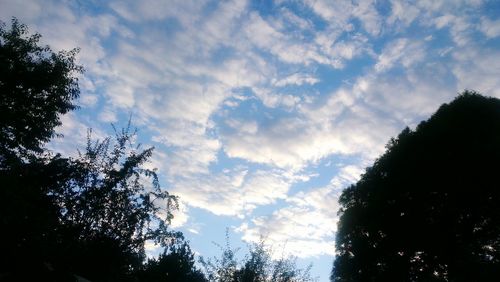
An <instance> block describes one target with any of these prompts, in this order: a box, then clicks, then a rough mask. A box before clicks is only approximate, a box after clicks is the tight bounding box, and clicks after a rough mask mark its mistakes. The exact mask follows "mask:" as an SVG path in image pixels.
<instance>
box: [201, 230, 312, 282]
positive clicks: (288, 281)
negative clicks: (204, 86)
mask: <svg viewBox="0 0 500 282" xmlns="http://www.w3.org/2000/svg"><path fill="white" fill-rule="evenodd" d="M219 247H220V249H221V250H222V255H221V257H220V258H214V259H213V260H210V259H209V260H204V259H203V258H202V259H201V263H202V265H203V267H204V269H205V273H206V277H207V278H208V280H209V281H211V282H212V281H213V282H310V281H311V282H312V281H315V279H314V278H312V277H311V275H310V273H309V270H310V268H311V266H309V267H308V268H306V269H300V268H298V267H297V264H296V258H295V257H285V256H281V258H279V259H273V258H272V254H273V252H272V250H271V249H269V248H266V247H265V241H264V240H262V241H261V242H260V243H258V244H253V245H250V246H249V253H248V254H247V255H246V256H245V258H244V259H243V260H242V261H240V260H238V259H237V258H236V252H237V251H238V249H236V250H234V249H232V248H231V247H230V245H229V238H228V235H227V234H226V245H225V246H224V247H222V246H219Z"/></svg>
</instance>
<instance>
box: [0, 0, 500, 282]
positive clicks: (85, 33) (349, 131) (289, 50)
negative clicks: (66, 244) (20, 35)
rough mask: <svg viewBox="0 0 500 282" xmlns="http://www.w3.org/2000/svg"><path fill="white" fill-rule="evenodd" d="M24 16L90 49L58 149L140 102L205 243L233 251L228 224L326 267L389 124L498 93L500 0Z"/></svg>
mask: <svg viewBox="0 0 500 282" xmlns="http://www.w3.org/2000/svg"><path fill="white" fill-rule="evenodd" d="M12 17H17V18H18V19H19V20H20V21H21V22H22V23H25V24H27V25H28V26H29V28H30V31H32V32H38V33H40V34H42V36H43V37H42V42H43V43H44V44H49V45H50V46H51V47H52V49H53V50H69V49H72V48H75V47H79V48H80V52H79V54H78V62H79V63H80V64H81V65H83V66H84V68H85V70H86V71H85V73H84V74H83V75H81V76H80V78H79V80H80V88H81V97H80V98H79V100H78V104H79V105H80V106H81V108H80V109H79V110H77V111H74V112H71V113H69V114H67V115H65V116H63V117H62V122H63V125H62V126H61V127H59V128H58V129H57V131H58V132H59V133H62V134H63V135H64V136H65V137H64V138H62V139H56V140H54V141H52V143H51V144H50V147H51V148H53V149H54V150H57V151H61V152H66V153H68V154H75V153H76V149H75V146H83V145H84V144H85V138H86V132H87V128H89V127H92V128H93V132H94V136H95V137H96V138H99V137H101V138H102V137H103V136H106V134H109V133H110V132H112V131H111V130H112V127H111V124H115V125H117V126H125V125H126V124H127V120H128V119H129V117H132V122H133V124H134V125H135V126H136V127H137V128H138V130H139V135H138V141H140V142H141V143H142V144H143V145H144V146H145V147H147V146H154V147H155V152H154V156H153V158H152V160H151V162H150V163H148V164H147V165H148V166H149V167H151V168H153V167H155V168H158V173H159V175H160V180H161V184H162V186H163V187H164V188H165V189H167V190H168V191H169V192H171V193H173V194H175V195H177V196H179V199H180V208H179V210H178V211H176V212H175V218H174V220H173V222H172V228H173V229H175V230H179V231H182V232H183V233H184V234H185V236H186V238H187V239H188V240H189V241H190V242H191V245H192V247H193V249H194V250H195V251H196V252H197V253H198V254H200V255H203V256H205V257H211V256H215V255H218V254H220V250H219V249H218V247H217V246H216V245H214V244H213V243H212V242H217V243H219V244H223V243H224V238H225V233H226V229H227V230H228V231H229V237H230V241H231V244H232V245H233V246H235V247H243V250H242V251H241V253H242V254H243V253H244V249H245V245H246V244H248V243H252V242H258V241H259V240H260V239H261V238H265V240H266V242H267V243H268V244H269V245H272V246H273V248H274V249H275V250H276V252H275V255H276V256H277V257H278V256H280V255H281V254H283V253H286V254H288V253H289V254H293V255H295V256H297V257H298V258H299V260H298V262H299V265H301V266H302V265H306V264H307V263H309V262H312V263H313V264H314V266H313V269H312V273H313V275H314V276H318V277H319V281H328V277H329V274H330V271H331V266H332V262H333V257H334V254H335V246H334V240H335V230H336V223H337V220H338V217H337V210H338V207H339V206H338V203H337V199H338V197H339V195H340V193H341V192H342V189H343V188H345V187H347V186H348V185H349V184H352V183H355V182H356V181H357V180H358V179H359V177H360V175H361V174H362V173H363V171H364V169H365V167H367V166H370V164H371V163H373V161H374V160H375V159H376V158H377V156H379V155H380V154H381V153H383V152H384V148H385V147H384V146H385V144H386V143H387V142H388V141H389V139H390V138H391V137H395V136H396V135H397V134H398V132H400V131H401V130H402V129H404V128H405V127H406V126H409V127H410V128H414V127H415V126H416V125H417V124H418V123H419V122H420V121H421V120H424V119H427V118H428V117H429V116H430V115H431V114H432V113H433V112H434V111H435V110H436V109H437V108H438V107H439V105H440V104H442V103H444V102H449V101H451V100H452V99H453V98H454V97H456V96H457V93H459V92H461V91H463V90H464V89H474V90H477V91H479V92H481V93H483V94H484V95H488V96H495V97H500V79H499V78H500V2H499V1H494V0H492V1H486V0H470V1H461V0H449V1H448V0H422V1H397V0H386V1H384V0H381V1H375V0H359V1H343V0H336V1H326V0H290V1H287V0H276V1H270V0H269V1H265V0H255V1H253V0H227V1H210V0H196V1H194V0H179V1H176V0H171V1H160V0H143V1H132V0H130V1H114V0H111V1H97V0H89V1H84V0H79V1H69V0H68V1H64V0H61V1H57V0H43V1H41V0H40V1H36V0H23V1H18V0H0V20H2V21H4V22H7V23H9V22H10V19H11V18H12ZM148 249H149V251H150V252H154V251H155V247H154V246H153V245H148Z"/></svg>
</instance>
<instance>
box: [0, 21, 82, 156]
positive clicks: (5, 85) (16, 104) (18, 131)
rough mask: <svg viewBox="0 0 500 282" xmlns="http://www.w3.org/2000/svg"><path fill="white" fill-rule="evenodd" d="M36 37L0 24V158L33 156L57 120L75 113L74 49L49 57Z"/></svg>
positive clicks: (22, 28) (24, 29) (14, 23)
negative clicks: (7, 155)
mask: <svg viewBox="0 0 500 282" xmlns="http://www.w3.org/2000/svg"><path fill="white" fill-rule="evenodd" d="M39 40H40V35H39V34H34V35H29V34H28V29H27V27H26V26H25V25H23V24H20V23H19V22H18V21H17V20H16V19H13V20H12V25H11V28H10V29H6V25H5V23H3V22H0V101H1V103H0V148H1V150H2V152H0V153H1V154H2V155H3V157H5V154H9V153H16V154H18V153H26V151H28V152H29V151H36V152H39V151H40V150H41V149H40V146H41V145H42V144H43V143H45V142H47V141H49V140H50V138H51V137H53V136H54V127H56V126H58V125H60V120H59V117H60V116H61V115H62V114H65V113H67V112H68V111H71V110H73V109H75V108H76V105H75V104H74V103H73V102H74V100H75V99H76V98H77V97H78V96H79V94H80V90H79V87H78V79H77V78H76V76H75V75H77V74H78V73H79V72H81V71H82V68H81V67H80V66H78V65H77V64H76V63H75V55H76V53H77V49H74V50H71V51H61V52H58V53H55V52H53V51H52V50H51V49H50V48H49V47H48V46H39V45H38V42H39Z"/></svg>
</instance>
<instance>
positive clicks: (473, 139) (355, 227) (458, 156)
mask: <svg viewBox="0 0 500 282" xmlns="http://www.w3.org/2000/svg"><path fill="white" fill-rule="evenodd" d="M499 172H500V100H498V99H495V98H486V97H483V96H481V95H479V94H477V93H475V92H472V91H465V92H464V93H462V94H461V95H460V96H459V97H457V98H456V99H455V100H454V101H452V102H451V103H449V104H444V105H442V106H441V107H440V108H439V110H438V111H437V112H436V113H435V114H434V115H432V117H431V118H430V119H429V120H427V121H424V122H422V123H420V124H419V125H418V127H417V128H416V129H415V130H414V131H412V130H410V129H408V128H407V129H405V130H403V131H402V132H401V133H400V134H399V136H398V137H397V138H395V139H392V140H391V141H390V142H389V144H388V145H387V151H386V152H385V154H383V155H382V156H381V157H380V158H379V159H377V161H376V162H375V163H374V165H373V166H372V167H370V168H367V169H366V172H365V173H364V174H363V175H362V177H361V179H360V180H359V181H358V183H356V184H355V185H352V186H350V187H348V188H347V189H346V190H345V191H344V192H343V193H342V195H341V197H340V203H341V209H340V211H339V215H340V221H339V225H338V233H337V241H336V250H337V256H336V260H335V263H334V268H333V272H332V277H331V278H332V281H500V181H499V178H498V176H499Z"/></svg>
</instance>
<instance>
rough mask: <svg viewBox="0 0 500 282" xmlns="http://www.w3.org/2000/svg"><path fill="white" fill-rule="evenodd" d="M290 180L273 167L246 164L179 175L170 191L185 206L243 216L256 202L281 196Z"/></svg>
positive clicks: (272, 199)
mask: <svg viewBox="0 0 500 282" xmlns="http://www.w3.org/2000/svg"><path fill="white" fill-rule="evenodd" d="M292 181H293V180H291V179H288V178H286V177H284V176H283V175H282V173H281V172H280V171H277V170H276V171H263V170H257V171H254V172H249V171H248V170H247V169H246V168H235V169H234V170H225V171H224V172H222V173H219V174H202V175H197V176H196V177H192V178H187V179H181V180H179V181H178V182H176V183H175V184H174V186H173V187H172V188H173V189H172V192H173V193H174V194H176V195H178V196H179V197H180V199H181V201H182V202H183V203H185V204H188V205H189V206H193V207H197V208H202V209H205V210H207V211H209V212H211V213H213V214H216V215H227V216H237V217H240V218H243V217H245V216H246V215H248V214H249V213H251V212H252V211H253V210H254V209H255V208H256V207H257V206H260V205H268V204H272V203H274V202H275V201H277V200H278V199H285V198H286V194H287V192H288V189H289V187H290V185H291V183H292Z"/></svg>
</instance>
